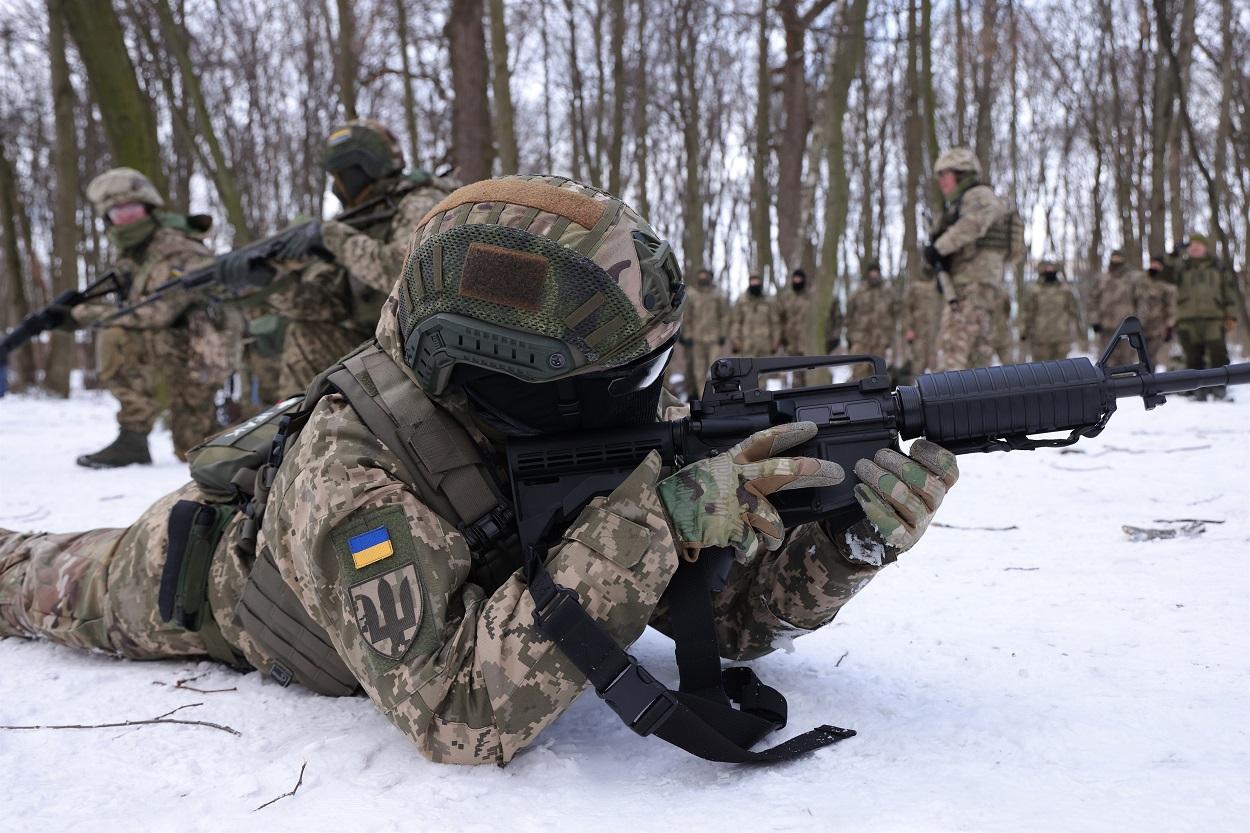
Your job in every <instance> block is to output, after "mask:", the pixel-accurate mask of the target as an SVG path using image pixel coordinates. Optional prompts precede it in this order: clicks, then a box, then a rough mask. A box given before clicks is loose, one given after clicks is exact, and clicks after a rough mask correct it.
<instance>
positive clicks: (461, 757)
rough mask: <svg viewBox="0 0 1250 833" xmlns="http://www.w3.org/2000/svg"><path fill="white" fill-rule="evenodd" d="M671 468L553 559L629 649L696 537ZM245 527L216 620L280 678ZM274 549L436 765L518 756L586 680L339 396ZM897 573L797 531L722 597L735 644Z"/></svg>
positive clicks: (596, 513)
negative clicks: (662, 491) (480, 569)
mask: <svg viewBox="0 0 1250 833" xmlns="http://www.w3.org/2000/svg"><path fill="white" fill-rule="evenodd" d="M378 338H379V342H380V343H381V344H382V345H383V346H384V348H385V349H386V350H387V352H388V353H389V354H390V355H391V356H392V357H393V358H394V356H395V355H396V353H395V351H397V350H399V349H400V346H399V338H398V332H397V327H396V328H393V329H392V328H388V326H387V322H386V320H385V318H384V321H383V324H382V325H380V326H379V329H378ZM435 404H436V406H437V407H440V408H445V409H447V411H448V412H449V413H451V414H452V415H453V416H455V417H456V418H457V419H458V420H460V421H461V424H463V425H465V427H466V429H469V430H468V433H469V436H470V437H471V438H472V441H473V442H474V444H475V445H477V446H478V447H479V450H480V451H481V453H482V457H483V459H484V460H492V459H495V453H496V449H495V448H494V447H493V446H492V445H491V444H490V443H489V441H488V440H487V439H486V438H485V436H484V435H483V434H482V433H481V432H480V431H478V430H477V429H476V428H474V427H473V424H472V422H471V417H470V416H469V415H468V412H467V410H466V408H465V405H464V399H463V396H462V395H458V394H457V393H455V389H454V388H453V389H452V390H449V391H448V392H447V394H444V396H442V397H440V398H439V399H438V400H437V402H436V403H435ZM663 474H664V472H662V471H661V466H660V460H659V458H658V456H656V455H654V454H653V455H652V456H650V457H648V458H647V459H646V461H645V462H644V463H643V464H642V465H641V466H639V467H638V469H637V470H636V471H635V472H634V473H633V474H632V475H631V476H630V477H629V478H628V479H627V480H626V481H625V482H624V483H622V484H621V485H620V486H619V487H618V488H617V489H616V490H615V491H614V492H612V494H610V495H609V496H608V497H606V498H596V499H595V500H593V501H592V502H591V503H590V504H589V505H588V506H587V507H586V508H585V509H584V510H583V511H582V513H581V515H580V516H579V517H578V518H577V519H576V520H575V521H574V523H573V524H572V525H571V526H570V527H569V528H568V529H567V530H566V531H565V533H564V535H563V537H562V539H561V540H560V541H559V542H558V543H557V544H556V545H555V546H554V547H552V548H551V549H550V550H549V551H548V554H547V567H548V569H549V570H550V572H551V573H552V575H553V577H554V578H555V580H556V581H557V582H558V583H560V584H562V585H564V586H567V587H571V588H573V589H574V590H576V592H577V593H578V596H579V598H580V600H581V602H582V604H583V606H584V607H585V608H586V609H587V611H588V612H589V613H590V614H591V615H592V616H594V617H595V618H596V619H597V620H598V621H599V622H600V623H601V624H603V625H604V627H605V628H606V629H607V631H608V632H609V633H610V634H611V635H612V637H613V638H614V639H615V640H616V641H617V642H618V643H619V644H621V645H629V644H630V643H632V642H633V641H634V640H635V639H637V637H638V636H639V635H640V634H641V633H642V631H643V629H644V628H645V627H646V626H647V624H648V623H649V622H650V623H651V624H655V625H658V626H661V627H663V626H664V624H665V620H666V613H665V611H664V610H663V608H662V606H660V596H661V595H662V593H663V591H664V589H665V587H666V586H667V584H668V581H669V579H670V578H671V576H672V574H673V572H674V571H675V569H676V567H677V563H678V545H677V543H676V541H675V539H674V534H673V530H672V528H671V525H670V522H669V520H668V516H667V514H666V512H665V510H664V509H663V506H662V504H661V502H660V498H659V495H658V493H657V491H656V486H657V483H658V481H659V479H660V478H661V476H662V475H663ZM234 537H235V532H234V531H233V530H232V531H231V532H229V533H228V534H227V535H226V537H225V539H224V540H223V543H222V545H221V548H220V549H219V551H218V555H217V558H216V559H215V563H214V568H213V569H214V577H213V587H214V590H213V591H212V593H211V597H212V600H213V605H214V610H215V616H216V618H217V621H218V622H220V623H223V633H224V634H225V636H226V638H227V639H228V640H229V641H230V642H231V643H232V644H235V645H237V646H239V647H240V649H241V650H242V651H243V652H244V653H245V654H246V655H247V657H248V659H249V661H251V662H252V663H253V664H255V665H257V667H259V668H261V669H262V670H266V669H267V667H268V664H269V661H268V660H267V658H266V657H265V656H264V655H263V652H261V651H260V650H258V648H257V646H256V645H255V644H253V643H252V641H251V640H249V638H248V636H247V634H246V633H243V632H242V631H241V630H240V629H239V627H238V626H237V624H231V623H230V622H229V621H228V620H229V619H230V617H229V616H228V615H221V614H219V613H216V611H220V610H227V611H228V610H229V609H230V606H231V605H232V604H234V603H236V600H237V598H238V595H239V593H238V591H237V590H236V589H234V588H237V587H238V586H240V584H241V576H242V572H243V571H242V570H241V567H240V565H241V563H242V562H241V561H240V559H238V558H237V557H234V555H233V553H232V552H231V551H230V550H231V547H232V546H233V543H232V541H233V538H234ZM362 537H365V538H367V539H368V541H384V542H385V546H384V551H383V553H382V555H381V557H380V558H379V559H378V560H376V561H375V562H370V563H364V564H361V563H360V560H359V558H358V556H359V555H360V549H359V547H358V546H357V543H354V542H358V540H359V539H361V538H362ZM258 546H259V548H261V549H267V550H268V551H269V552H271V553H272V555H273V556H274V559H275V561H276V563H277V564H278V567H279V569H280V571H281V573H282V576H283V578H284V580H285V581H286V583H287V584H288V585H289V586H290V587H291V588H292V589H293V590H295V592H296V593H297V595H298V597H299V598H300V601H301V603H302V604H303V606H304V607H305V609H306V610H307V611H308V613H309V615H310V616H311V617H312V619H313V620H314V621H315V622H316V623H317V624H318V625H319V626H320V627H321V628H323V629H324V630H325V631H326V632H327V634H329V636H330V639H331V641H332V643H333V645H334V648H335V650H336V651H337V653H338V654H339V655H340V656H341V657H342V658H343V660H344V662H345V663H346V664H347V666H348V667H349V668H350V670H351V671H352V673H353V674H354V675H355V676H356V678H357V680H359V681H360V683H361V685H362V686H363V687H364V690H365V692H366V693H367V694H368V696H369V697H370V699H372V700H373V702H374V703H375V704H376V705H377V706H378V708H379V709H380V710H381V711H382V712H383V714H385V715H386V717H387V718H388V719H389V720H390V721H391V722H392V723H394V724H395V725H396V726H397V727H398V728H399V729H400V730H401V731H403V732H404V734H406V735H407V736H408V737H409V738H410V739H412V740H413V742H414V743H416V744H417V746H418V748H419V749H420V751H421V752H422V753H423V754H425V755H426V756H428V757H430V758H431V759H433V760H436V761H445V762H451V763H506V762H507V761H509V760H511V759H512V757H513V756H515V755H516V754H517V752H518V751H519V750H521V749H522V748H524V747H525V746H526V745H527V744H529V743H530V742H532V741H533V740H534V739H535V737H537V735H538V734H539V733H540V732H541V731H542V729H543V728H544V727H546V726H547V725H549V724H550V723H551V722H552V721H553V720H554V719H555V718H556V717H557V716H558V715H559V714H560V713H561V712H562V711H563V710H564V709H565V708H567V706H568V705H569V704H570V703H571V702H572V701H573V700H574V699H575V698H576V697H577V696H578V695H579V694H580V693H581V692H582V690H583V689H584V688H585V679H584V678H583V677H582V675H581V674H580V672H579V671H577V669H576V668H574V667H573V666H572V665H571V664H570V663H569V662H568V661H567V660H566V659H565V658H564V657H563V656H562V654H561V653H560V651H559V650H558V649H556V648H555V647H554V645H553V644H552V643H550V642H548V641H546V640H545V639H544V638H542V637H541V636H539V635H538V634H537V633H536V632H535V631H534V630H533V628H532V624H533V602H532V599H531V597H530V595H529V592H528V590H527V589H526V587H525V585H524V582H523V580H522V576H521V571H517V572H516V573H514V574H513V575H512V576H511V577H510V578H508V579H506V580H505V581H504V582H503V583H502V585H500V586H499V587H498V588H495V589H493V590H489V591H488V590H487V589H484V588H482V587H480V586H478V585H476V584H473V583H471V582H468V581H467V576H468V575H469V570H470V561H471V558H472V556H471V554H470V551H469V547H468V545H467V544H466V543H465V540H464V539H463V538H462V537H461V535H460V533H459V532H458V531H457V529H456V528H455V527H454V526H453V525H452V524H450V523H449V522H447V521H446V520H445V519H443V518H441V517H439V516H438V515H437V514H436V513H435V512H434V511H432V510H431V509H430V508H428V507H427V506H426V505H425V504H424V503H423V502H422V501H421V499H420V498H419V497H418V496H417V494H416V493H415V492H414V491H413V490H412V489H411V488H410V487H409V486H408V485H406V481H405V480H404V477H403V475H402V474H401V463H400V461H399V459H398V458H397V457H396V456H395V455H394V454H393V453H391V452H390V451H389V450H388V449H387V448H386V447H385V446H384V445H383V444H382V443H381V442H380V441H379V440H378V439H377V438H376V437H375V436H373V435H372V434H371V433H370V432H369V431H368V429H367V428H366V427H365V426H364V424H363V423H362V422H361V420H360V419H359V417H357V416H356V414H355V412H354V411H353V410H352V408H351V407H350V406H349V405H348V404H347V403H346V401H345V400H344V399H343V398H342V397H340V396H338V395H337V394H332V395H329V396H327V397H325V398H324V399H322V400H321V401H320V402H319V403H318V404H317V406H316V407H315V409H314V411H313V414H312V416H311V417H310V419H309V421H308V423H307V425H306V426H305V427H304V429H303V431H302V432H301V433H300V434H299V436H298V437H297V438H296V440H295V441H294V443H293V444H292V446H291V447H290V448H289V449H288V451H287V456H286V457H285V459H284V460H283V463H282V465H281V467H280V469H279V471H278V474H277V477H276V479H275V480H274V483H273V488H272V491H271V493H270V497H269V503H268V509H267V511H266V514H265V519H264V526H263V528H262V530H261V535H260V539H259V543H258ZM374 546H380V545H378V544H375V545H374ZM223 550H224V552H223ZM880 566H881V565H880V564H879V563H876V562H871V563H870V562H867V561H863V560H856V556H855V555H854V554H853V553H851V552H850V550H849V548H848V547H846V546H845V545H835V544H834V543H833V542H832V541H831V539H830V537H829V536H828V534H827V533H826V532H825V530H823V529H822V528H819V527H817V526H815V525H807V526H804V527H800V528H799V529H797V530H794V531H793V533H792V534H791V536H790V538H789V540H788V542H787V545H786V546H784V547H783V548H782V549H781V550H779V551H777V552H773V553H768V554H766V555H764V556H761V557H760V558H759V559H757V560H755V561H754V562H752V563H751V564H750V566H743V565H741V564H735V566H734V567H733V571H732V572H731V574H730V578H729V584H728V586H727V587H726V589H725V590H724V591H722V592H721V593H720V594H718V596H717V598H716V600H715V609H716V617H717V620H716V624H717V631H718V635H719V638H720V640H721V641H720V647H721V651H722V653H723V654H724V655H725V656H727V657H730V658H736V659H745V658H751V657H756V656H760V655H762V654H765V653H768V652H770V651H772V650H774V649H775V648H776V647H778V646H779V645H781V644H785V642H786V640H788V639H789V638H791V637H794V636H797V635H800V634H802V633H805V632H807V631H809V630H812V629H814V628H818V627H820V626H821V625H824V624H826V623H827V622H829V621H830V620H831V619H832V618H833V617H834V616H835V615H836V614H837V612H838V610H839V609H840V608H841V606H842V605H843V604H845V603H846V601H848V600H849V599H850V598H851V596H853V595H854V594H855V593H856V592H857V591H858V590H860V589H861V588H862V587H863V586H864V585H865V584H867V582H868V581H869V580H870V579H871V577H872V576H873V575H874V574H875V573H876V571H877V570H878V569H879V567H880ZM397 599H404V600H406V602H405V603H404V604H402V605H401V604H398V603H397V601H396V600H397Z"/></svg>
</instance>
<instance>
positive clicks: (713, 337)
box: [681, 285, 730, 344]
mask: <svg viewBox="0 0 1250 833" xmlns="http://www.w3.org/2000/svg"><path fill="white" fill-rule="evenodd" d="M729 324H730V314H729V299H728V298H726V297H725V293H724V292H722V291H721V290H720V289H719V288H717V287H716V286H698V285H691V286H690V287H689V288H688V290H687V292H686V309H685V312H684V313H683V314H682V325H681V334H682V338H685V339H688V340H690V341H691V342H696V343H699V344H724V343H726V342H727V341H728V340H729Z"/></svg>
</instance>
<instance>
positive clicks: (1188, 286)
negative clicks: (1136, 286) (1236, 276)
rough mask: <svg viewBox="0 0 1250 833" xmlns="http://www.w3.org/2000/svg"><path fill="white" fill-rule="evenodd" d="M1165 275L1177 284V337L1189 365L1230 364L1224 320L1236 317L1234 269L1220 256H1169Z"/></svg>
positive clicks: (1196, 366) (1200, 367)
mask: <svg viewBox="0 0 1250 833" xmlns="http://www.w3.org/2000/svg"><path fill="white" fill-rule="evenodd" d="M1166 266H1167V268H1166V269H1165V271H1164V276H1165V278H1166V279H1167V280H1168V281H1169V282H1171V283H1172V284H1174V285H1175V286H1176V293H1177V294H1176V338H1177V340H1178V341H1180V343H1181V350H1182V351H1183V352H1184V353H1185V366H1186V367H1189V368H1195V369H1202V368H1207V367H1221V366H1223V365H1226V364H1228V344H1227V343H1226V342H1225V340H1224V332H1225V329H1224V326H1225V325H1224V322H1225V321H1231V320H1233V319H1234V317H1235V315H1236V312H1235V308H1234V306H1233V285H1232V282H1233V276H1232V271H1231V270H1230V269H1228V268H1226V267H1225V266H1224V265H1223V264H1221V263H1220V262H1219V261H1218V260H1217V259H1216V258H1214V257H1211V256H1210V255H1208V256H1207V257H1203V258H1189V257H1186V258H1168V260H1167V263H1166Z"/></svg>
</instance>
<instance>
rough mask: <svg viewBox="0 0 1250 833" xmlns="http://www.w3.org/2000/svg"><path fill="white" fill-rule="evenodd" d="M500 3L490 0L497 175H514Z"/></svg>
mask: <svg viewBox="0 0 1250 833" xmlns="http://www.w3.org/2000/svg"><path fill="white" fill-rule="evenodd" d="M505 16H506V15H505V12H504V5H503V0H490V59H491V85H492V89H493V92H494V95H495V146H496V149H497V150H498V152H499V172H500V173H504V174H514V173H516V172H517V165H518V157H519V155H520V154H519V151H518V150H517V141H516V129H515V128H514V127H513V117H512V70H511V69H509V67H508V27H507V22H506V20H505Z"/></svg>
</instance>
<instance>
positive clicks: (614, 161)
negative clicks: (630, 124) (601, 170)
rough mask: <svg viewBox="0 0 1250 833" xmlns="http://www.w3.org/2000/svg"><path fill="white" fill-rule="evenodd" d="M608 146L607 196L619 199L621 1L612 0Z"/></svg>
mask: <svg viewBox="0 0 1250 833" xmlns="http://www.w3.org/2000/svg"><path fill="white" fill-rule="evenodd" d="M609 141H610V144H609V146H608V193H610V194H612V195H613V196H615V197H619V196H620V195H621V184H622V182H623V177H622V176H621V154H622V152H623V148H624V144H625V0H612V137H611V139H610V140H609Z"/></svg>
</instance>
